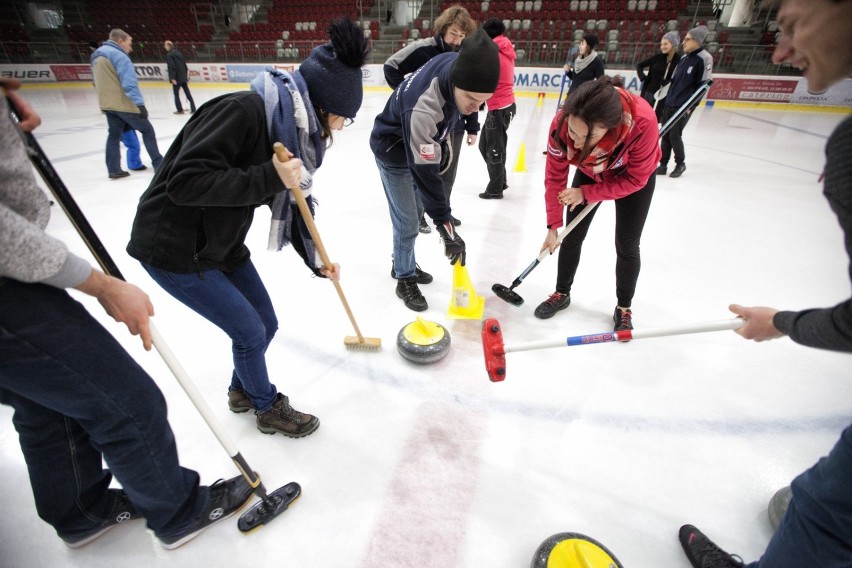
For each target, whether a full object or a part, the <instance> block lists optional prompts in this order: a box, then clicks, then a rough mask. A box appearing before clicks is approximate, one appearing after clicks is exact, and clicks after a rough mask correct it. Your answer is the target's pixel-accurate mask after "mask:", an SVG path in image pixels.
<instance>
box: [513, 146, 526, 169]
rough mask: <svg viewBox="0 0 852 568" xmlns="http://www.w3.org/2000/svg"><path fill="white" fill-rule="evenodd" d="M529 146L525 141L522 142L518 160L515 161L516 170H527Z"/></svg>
mask: <svg viewBox="0 0 852 568" xmlns="http://www.w3.org/2000/svg"><path fill="white" fill-rule="evenodd" d="M526 154H527V148H526V146H525V145H524V143H523V142H521V151H520V152H519V153H518V161H517V162H515V171H516V172H525V171H527V156H526Z"/></svg>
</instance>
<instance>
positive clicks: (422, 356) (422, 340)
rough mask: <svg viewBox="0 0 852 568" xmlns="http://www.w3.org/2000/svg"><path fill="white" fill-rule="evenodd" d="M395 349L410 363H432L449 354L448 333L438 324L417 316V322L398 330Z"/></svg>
mask: <svg viewBox="0 0 852 568" xmlns="http://www.w3.org/2000/svg"><path fill="white" fill-rule="evenodd" d="M396 349H397V351H399V354H400V355H402V356H403V357H404V358H405V359H408V360H409V361H411V362H412V363H417V364H427V363H434V362H435V361H440V360H441V359H443V358H444V357H446V356H447V353H449V351H450V332H449V331H447V330H446V328H445V327H444V326H442V325H440V324H437V323H435V322H433V321H426V320H424V319H423V318H421V317H420V316H417V321H413V322H411V323H410V324H408V325H406V326H405V327H403V328H402V329H401V330H399V335H398V336H397V337H396Z"/></svg>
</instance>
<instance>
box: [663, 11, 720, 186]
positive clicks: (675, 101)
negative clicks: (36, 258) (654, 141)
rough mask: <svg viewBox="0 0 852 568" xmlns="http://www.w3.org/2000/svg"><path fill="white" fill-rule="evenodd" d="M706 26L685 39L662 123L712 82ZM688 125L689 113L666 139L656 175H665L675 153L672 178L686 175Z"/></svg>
mask: <svg viewBox="0 0 852 568" xmlns="http://www.w3.org/2000/svg"><path fill="white" fill-rule="evenodd" d="M707 33H708V30H707V26H698V27H696V28H692V29H691V30H689V31H688V32H687V33H686V37H684V38H683V52H684V55H683V57H681V58H680V61H678V64H677V67H675V70H674V73H672V82H671V87H669V92H668V94H667V95H666V106H665V108H664V109H663V112H662V113H661V114H660V123H661V124H665V123H666V122H668V120H669V119H670V118H671V117H672V116H674V114H675V113H676V112H677V110H678V109H679V108H680V107H681V106H682V105H683V103H685V102H686V101H687V100H688V99H689V97H691V96H692V95H693V93H695V91H697V90H698V89H699V88H700V87H701V85H703V84H704V83H706V82H707V81H709V80H710V79H712V78H713V56H712V55H710V54H709V53H707V50H705V49H704V39H705V38H706V37H707ZM688 121H689V113H687V114H686V116H684V117H683V118H682V119H680V120H679V121H678V122H677V124H675V125H674V126H672V128H671V129H670V130H669V131H668V133H666V135H665V136H663V141H662V144H661V148H662V150H663V157H662V158H661V159H660V167H659V168H657V175H660V176H664V175H666V168H667V167H668V163H669V158H670V157H671V155H672V150H674V157H675V169H674V171H672V173H671V175H670V176H669V177H673V178H676V177H680V176H682V175H683V172H685V171H686V152H685V151H684V148H683V129H684V128H686V123H687V122H688Z"/></svg>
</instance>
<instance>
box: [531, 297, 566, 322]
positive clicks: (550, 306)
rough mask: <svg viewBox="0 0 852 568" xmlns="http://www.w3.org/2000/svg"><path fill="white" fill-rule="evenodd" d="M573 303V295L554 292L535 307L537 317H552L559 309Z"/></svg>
mask: <svg viewBox="0 0 852 568" xmlns="http://www.w3.org/2000/svg"><path fill="white" fill-rule="evenodd" d="M570 305H571V295H570V294H562V293H560V292H554V293H553V294H551V295H550V297H549V298H548V299H546V300H545V301H543V302H542V303H540V304H539V305H538V307H537V308H536V309H535V312H533V313H534V314H535V317H537V318H538V319H547V318H552V317H553V314H555V313H556V312H558V311H559V310H564V309H565V308H567V307H568V306H570Z"/></svg>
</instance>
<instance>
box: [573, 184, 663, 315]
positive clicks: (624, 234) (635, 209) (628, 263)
mask: <svg viewBox="0 0 852 568" xmlns="http://www.w3.org/2000/svg"><path fill="white" fill-rule="evenodd" d="M655 182H656V178H655V176H653V175H652V176H651V177H650V178H648V183H647V184H645V187H643V188H642V189H640V190H639V191H636V192H634V193H631V194H630V195H628V196H626V197H622V198H621V199H616V200H615V254H616V261H615V291H616V296H617V298H618V305H619V306H622V307H624V308H629V307H630V304H631V302H632V301H633V294H634V293H635V292H636V282H637V281H638V280H639V270H640V268H641V266H642V260H641V258H640V255H639V241H640V240H641V239H642V230H643V229H644V228H645V219H647V218H648V211H649V210H650V208H651V198H652V197H653V196H654V185H655ZM592 183H594V180H593V179H592V178H590V177H589V176H587V175H586V174H584V173H583V172H581V171H579V170H578V171H577V173H576V174H575V175H574V181H573V182H572V184H571V187H580V186H581V185H589V184H592ZM584 207H588V205H585V206H584ZM599 208H600V207H598V208H596V209H595V210H594V211H592V212H591V213H589V214H588V215H587V216H586V218H585V219H583V221H582V222H580V224H579V225H577V226H576V227H575V228H574V230H573V231H571V232H570V233H568V235H567V236H566V237H565V240H563V241H562V245H561V246H560V247H559V268H558V271H557V274H556V291H557V292H560V293H562V294H569V293H570V292H571V286H572V285H573V284H574V275H575V274H576V273H577V267H578V266H579V264H580V253H581V252H582V248H583V241H584V240H585V238H586V233H588V231H589V226H590V225H591V224H592V219H594V217H595V213H597V211H598V209H599ZM580 211H581V209H580V208H579V207H578V208H575V209H574V211H573V212H568V210H567V208H566V215H565V224H566V225H567V224H568V223H570V222H571V220H572V219H573V218H574V217H576V216H577V215H578V214H579V213H580Z"/></svg>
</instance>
